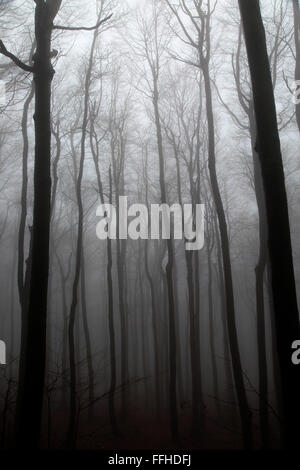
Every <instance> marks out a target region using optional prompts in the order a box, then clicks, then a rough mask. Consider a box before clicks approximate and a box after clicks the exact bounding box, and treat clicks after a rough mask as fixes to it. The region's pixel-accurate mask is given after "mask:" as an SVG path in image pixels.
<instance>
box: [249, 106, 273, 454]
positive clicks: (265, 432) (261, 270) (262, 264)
mask: <svg viewBox="0 0 300 470" xmlns="http://www.w3.org/2000/svg"><path fill="white" fill-rule="evenodd" d="M249 114H250V136H251V147H252V155H253V168H254V187H255V195H256V201H257V207H258V219H259V257H258V261H257V265H256V268H255V290H256V315H257V345H258V370H259V418H260V430H261V439H262V447H263V448H268V447H269V444H270V429H269V416H268V368H267V357H266V327H265V302H264V274H265V270H266V264H267V254H268V249H267V229H266V208H265V200H264V193H263V187H262V177H261V168H260V163H259V157H258V155H257V153H256V150H255V145H256V124H255V117H254V114H253V106H252V105H251V106H250V108H249Z"/></svg>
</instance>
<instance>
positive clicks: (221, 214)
mask: <svg viewBox="0 0 300 470" xmlns="http://www.w3.org/2000/svg"><path fill="white" fill-rule="evenodd" d="M203 78H204V85H205V96H206V112H207V125H208V167H209V173H210V181H211V188H212V193H213V197H214V202H215V206H216V212H217V216H218V221H219V229H220V237H221V248H222V258H223V270H224V283H225V292H226V299H225V300H226V315H227V324H228V337H229V345H230V351H231V359H232V370H233V377H234V381H235V386H236V392H237V399H238V405H239V412H240V417H241V423H242V431H243V440H244V446H245V448H247V449H249V448H252V444H253V436H252V420H251V411H250V408H249V405H248V400H247V395H246V390H245V384H244V377H243V370H242V364H241V357H240V351H239V344H238V337H237V329H236V321H235V306H234V293H233V280H232V268H231V259H230V248H229V238H228V230H227V221H226V216H225V211H224V206H223V202H222V198H221V193H220V189H219V183H218V177H217V171H216V156H215V134H214V133H215V129H214V115H213V106H212V92H211V83H210V77H209V70H208V63H207V62H206V63H205V64H204V67H203Z"/></svg>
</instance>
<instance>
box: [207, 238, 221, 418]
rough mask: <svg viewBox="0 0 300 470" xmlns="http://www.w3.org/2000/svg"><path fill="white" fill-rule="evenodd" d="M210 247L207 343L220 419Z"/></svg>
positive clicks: (209, 254) (208, 256) (209, 253)
mask: <svg viewBox="0 0 300 470" xmlns="http://www.w3.org/2000/svg"><path fill="white" fill-rule="evenodd" d="M211 251H212V248H211V247H209V246H208V247H207V266H208V317H209V341H210V348H211V361H212V375H213V386H214V396H215V401H216V409H217V416H218V418H219V419H221V407H220V401H219V380H218V367H217V361H216V345H215V328H214V307H213V279H212V266H211V264H212V263H211Z"/></svg>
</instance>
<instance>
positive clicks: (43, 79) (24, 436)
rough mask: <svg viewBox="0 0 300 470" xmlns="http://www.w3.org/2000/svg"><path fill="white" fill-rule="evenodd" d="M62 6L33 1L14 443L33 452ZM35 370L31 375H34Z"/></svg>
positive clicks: (39, 411) (36, 437) (39, 394)
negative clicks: (29, 198)
mask: <svg viewBox="0 0 300 470" xmlns="http://www.w3.org/2000/svg"><path fill="white" fill-rule="evenodd" d="M60 3H61V2H60V1H55V2H52V3H50V2H49V1H47V2H40V1H39V2H36V10H35V36H36V53H35V56H34V83H35V115H34V122H35V168H34V209H33V233H32V236H33V242H32V268H31V285H30V294H29V306H28V319H27V320H28V321H27V329H26V332H25V334H26V337H25V338H24V348H23V351H22V353H23V355H22V357H21V360H20V376H19V388H18V398H17V421H16V443H17V445H18V446H19V447H22V448H27V449H30V448H36V447H38V446H39V441H40V428H41V417H42V404H43V393H44V380H45V361H46V325H47V290H48V270H49V232H50V200H51V170H50V160H51V126H50V106H51V82H52V78H53V74H54V71H53V68H52V65H51V59H50V52H51V33H52V26H53V20H54V18H55V16H56V14H57V12H58V10H59V8H60ZM33 369H34V374H33V373H32V370H33Z"/></svg>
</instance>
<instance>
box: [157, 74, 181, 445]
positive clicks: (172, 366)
mask: <svg viewBox="0 0 300 470" xmlns="http://www.w3.org/2000/svg"><path fill="white" fill-rule="evenodd" d="M153 76H154V79H153V82H154V83H153V84H154V93H153V107H154V114H155V124H156V134H157V146H158V157H159V179H160V191H161V203H162V204H166V203H167V193H166V183H165V168H164V165H165V163H164V154H163V140H162V129H161V122H160V114H159V104H158V100H159V94H158V88H157V78H156V76H155V72H153ZM167 251H168V262H167V266H166V280H167V293H168V312H169V318H168V321H169V390H168V397H169V406H170V425H171V434H172V439H173V441H174V442H175V443H177V442H178V439H179V430H178V412H177V371H176V350H177V344H176V322H175V306H174V283H173V265H174V250H173V241H172V239H169V240H167Z"/></svg>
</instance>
